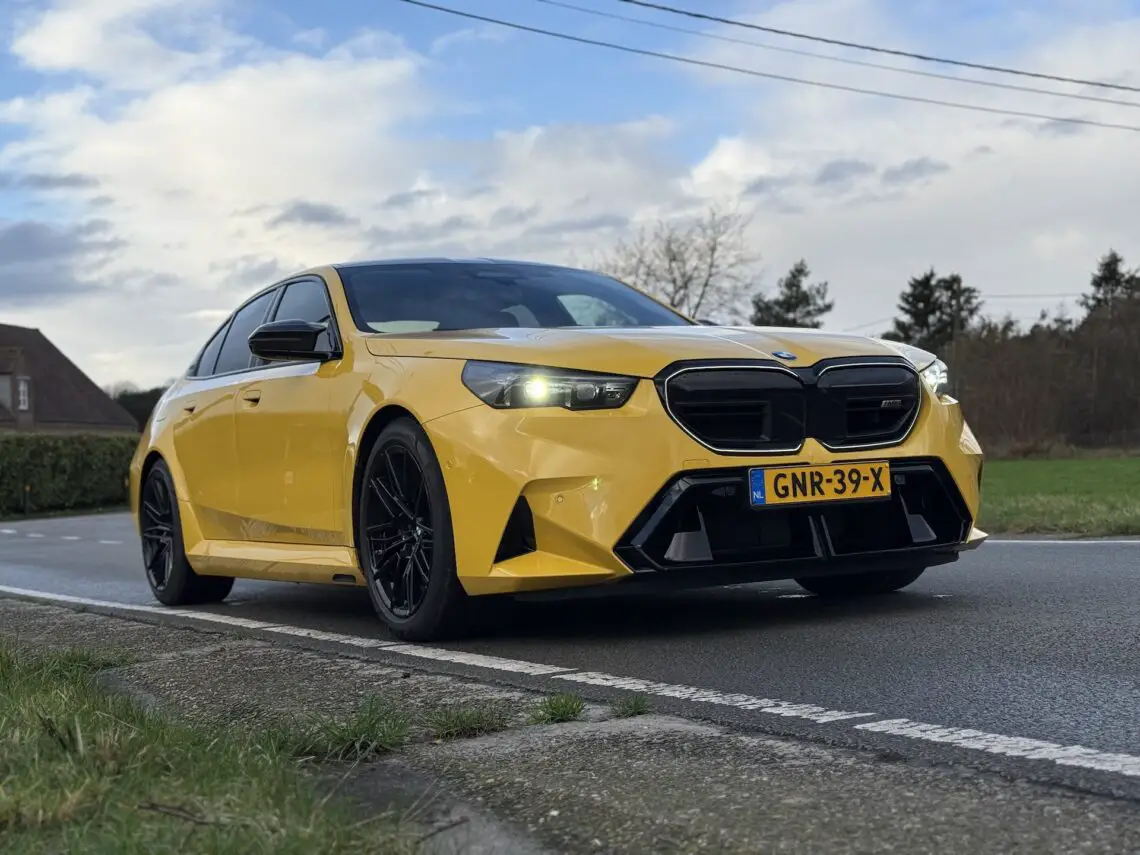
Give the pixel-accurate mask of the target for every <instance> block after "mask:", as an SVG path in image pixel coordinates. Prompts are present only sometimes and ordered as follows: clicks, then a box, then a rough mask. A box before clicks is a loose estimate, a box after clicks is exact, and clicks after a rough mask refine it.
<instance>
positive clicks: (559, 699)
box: [530, 692, 586, 724]
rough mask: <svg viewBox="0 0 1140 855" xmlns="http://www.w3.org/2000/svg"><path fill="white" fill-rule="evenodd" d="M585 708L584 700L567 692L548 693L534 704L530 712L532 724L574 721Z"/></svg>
mask: <svg viewBox="0 0 1140 855" xmlns="http://www.w3.org/2000/svg"><path fill="white" fill-rule="evenodd" d="M585 709H586V702H585V701H583V700H582V699H581V698H580V697H578V696H577V695H574V694H570V693H569V692H563V693H561V694H557V695H548V696H546V697H545V698H543V699H542V700H541V701H539V702H538V704H537V705H536V706H535V708H534V710H533V711H532V712H531V715H530V721H531V723H532V724H557V723H559V722H565V721H576V720H577V719H578V717H579V716H581V715H582V712H583V710H585Z"/></svg>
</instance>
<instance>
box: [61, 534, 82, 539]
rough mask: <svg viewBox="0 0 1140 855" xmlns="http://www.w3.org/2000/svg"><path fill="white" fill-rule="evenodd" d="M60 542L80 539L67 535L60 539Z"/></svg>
mask: <svg viewBox="0 0 1140 855" xmlns="http://www.w3.org/2000/svg"><path fill="white" fill-rule="evenodd" d="M60 540H79V538H78V537H76V536H75V535H74V534H65V535H63V536H62V537H60Z"/></svg>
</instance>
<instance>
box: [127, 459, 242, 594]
mask: <svg viewBox="0 0 1140 855" xmlns="http://www.w3.org/2000/svg"><path fill="white" fill-rule="evenodd" d="M139 533H140V534H141V536H142V553H143V565H144V567H145V569H146V578H147V582H148V583H150V590H151V593H153V594H154V596H155V599H157V600H158V601H159V602H160V603H162V604H164V605H167V606H182V605H189V604H191V603H207V602H220V601H221V600H224V599H225V598H226V597H227V596H228V595H229V593H230V590H231V589H232V588H233V586H234V580H233V579H232V578H230V577H228V576H199V575H198V574H197V573H195V572H194V568H192V567H191V566H190V562H189V561H187V559H186V552H185V550H184V548H183V544H182V519H181V517H180V516H179V514H178V500H177V499H176V497H175V493H174V480H173V479H172V478H171V477H170V470H169V469H167V467H166V464H165V463H164V462H163V461H161V460H159V461H158V462H156V463H155V464H154V466H152V467H151V468H150V471H149V472H148V473H147V476H146V480H145V481H143V484H142V491H141V494H140V496H139Z"/></svg>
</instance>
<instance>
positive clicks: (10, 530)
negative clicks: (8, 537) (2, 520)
mask: <svg viewBox="0 0 1140 855" xmlns="http://www.w3.org/2000/svg"><path fill="white" fill-rule="evenodd" d="M0 534H19V532H18V531H16V529H14V528H0Z"/></svg>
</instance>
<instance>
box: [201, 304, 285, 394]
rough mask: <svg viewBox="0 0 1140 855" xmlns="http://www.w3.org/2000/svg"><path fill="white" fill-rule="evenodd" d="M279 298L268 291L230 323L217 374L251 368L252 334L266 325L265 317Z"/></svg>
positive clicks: (242, 309) (246, 306) (235, 316)
mask: <svg viewBox="0 0 1140 855" xmlns="http://www.w3.org/2000/svg"><path fill="white" fill-rule="evenodd" d="M276 296H277V292H276V291H267V292H266V293H264V294H262V295H261V296H260V297H258V298H257V299H256V300H254V301H253V302H252V303H247V304H246V305H245V306H243V307H242V308H241V309H239V310H238V312H237V314H236V315H234V319H233V320H232V321H231V322H230V329H229V332H227V333H226V340H225V342H224V343H223V344H222V352H221V353H219V354H218V364H217V367H216V368H215V369H214V373H215V374H226V373H228V372H230V371H242V370H244V369H246V368H249V364H250V359H251V357H252V356H253V354H252V353H250V351H249V336H250V334H251V333H252V332H253V331H254V330H255V329H257V328H258V327H259V326H261V325H262V324H263V323H265V315H266V313H267V312H268V311H269V304H270V303H272V302H273V298H274V297H276Z"/></svg>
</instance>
